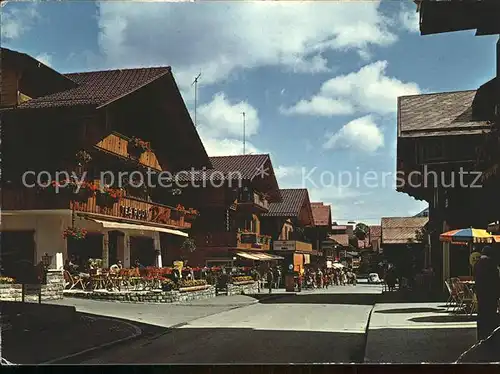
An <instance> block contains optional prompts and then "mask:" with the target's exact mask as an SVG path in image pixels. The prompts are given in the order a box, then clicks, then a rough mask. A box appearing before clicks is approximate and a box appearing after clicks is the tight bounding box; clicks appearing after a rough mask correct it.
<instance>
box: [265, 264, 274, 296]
mask: <svg viewBox="0 0 500 374" xmlns="http://www.w3.org/2000/svg"><path fill="white" fill-rule="evenodd" d="M273 277H274V274H273V269H271V268H269V270H268V271H267V286H268V287H269V293H272V292H273V281H274V279H273Z"/></svg>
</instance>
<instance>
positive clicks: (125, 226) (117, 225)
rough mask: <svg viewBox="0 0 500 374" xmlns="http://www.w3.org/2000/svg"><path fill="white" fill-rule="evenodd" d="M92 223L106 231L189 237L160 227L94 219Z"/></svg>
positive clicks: (182, 232) (177, 231) (183, 233)
mask: <svg viewBox="0 0 500 374" xmlns="http://www.w3.org/2000/svg"><path fill="white" fill-rule="evenodd" d="M92 221H94V222H96V223H99V224H100V225H102V227H103V228H105V229H115V230H120V229H122V230H135V231H156V232H165V233H167V234H172V235H178V236H184V237H185V238H187V237H189V235H188V233H187V232H184V231H180V230H174V229H167V228H166V227H158V226H146V225H133V224H131V223H122V222H113V221H101V220H98V219H92Z"/></svg>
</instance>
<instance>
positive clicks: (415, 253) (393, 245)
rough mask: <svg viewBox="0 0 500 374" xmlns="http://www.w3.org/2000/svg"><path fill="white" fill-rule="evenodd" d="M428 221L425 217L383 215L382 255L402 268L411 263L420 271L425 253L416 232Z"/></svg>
mask: <svg viewBox="0 0 500 374" xmlns="http://www.w3.org/2000/svg"><path fill="white" fill-rule="evenodd" d="M428 222H429V218H427V217H385V218H382V222H381V226H380V227H381V246H382V248H383V251H384V257H385V258H386V259H387V260H388V261H389V262H391V263H393V264H394V265H396V267H397V268H399V269H401V270H404V269H405V268H407V267H408V266H410V265H411V264H412V263H415V265H416V266H417V269H416V270H417V271H420V270H421V269H423V268H424V266H425V260H426V255H427V254H426V253H425V245H424V243H423V242H420V241H418V235H417V232H418V231H419V230H422V229H424V227H425V226H426V225H427V223H428Z"/></svg>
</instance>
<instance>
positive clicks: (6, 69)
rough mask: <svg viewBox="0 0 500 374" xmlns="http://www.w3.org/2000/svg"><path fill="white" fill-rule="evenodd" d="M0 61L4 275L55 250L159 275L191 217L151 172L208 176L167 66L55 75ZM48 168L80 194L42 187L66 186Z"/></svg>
mask: <svg viewBox="0 0 500 374" xmlns="http://www.w3.org/2000/svg"><path fill="white" fill-rule="evenodd" d="M1 53H2V54H1V59H2V65H1V69H2V70H1V73H2V87H1V116H2V169H3V170H2V222H1V225H2V226H1V230H2V263H3V267H4V270H5V271H8V270H9V269H11V270H12V269H13V267H14V264H16V263H19V262H20V261H27V262H29V263H38V262H39V261H40V260H41V257H42V256H43V255H44V254H45V253H47V254H48V255H49V256H53V259H52V261H53V266H54V265H55V258H56V257H57V256H55V255H56V253H62V255H63V258H64V259H68V258H69V257H70V256H72V255H74V256H77V257H79V258H80V260H81V261H82V262H85V260H87V259H88V258H98V259H102V261H103V266H104V267H107V266H108V265H111V264H112V263H114V262H115V261H116V260H117V259H119V260H122V262H123V264H124V266H129V265H130V264H131V263H133V262H134V261H135V260H136V259H138V260H139V261H140V262H141V263H142V264H143V265H155V264H156V265H159V266H161V265H162V255H163V256H165V253H166V250H167V247H168V242H169V240H170V238H171V237H172V236H181V237H187V236H188V234H187V233H186V230H189V229H190V228H191V225H192V218H188V217H187V216H186V217H185V211H184V210H183V209H176V208H175V206H177V204H181V203H182V200H181V198H182V196H173V194H172V191H171V189H169V188H161V187H160V185H159V184H158V180H157V177H158V176H159V173H161V172H164V173H167V172H168V173H174V172H176V171H178V170H184V169H186V168H189V167H196V168H203V167H208V168H209V167H211V164H210V160H209V158H208V155H207V153H206V151H205V149H204V147H203V144H202V143H201V140H200V138H199V136H198V134H197V132H196V129H195V127H194V125H193V122H192V121H191V118H190V115H189V113H188V110H187V108H186V106H185V104H184V102H183V99H182V97H181V95H180V93H179V89H178V87H177V84H176V82H175V80H174V77H173V75H172V71H171V69H170V67H155V68H138V69H126V70H109V71H95V72H85V73H72V74H61V73H58V72H56V71H54V70H53V69H51V68H49V67H48V66H45V65H44V64H43V63H41V62H39V61H37V60H36V59H34V58H32V57H30V56H28V55H26V54H24V53H19V52H16V51H12V50H9V49H5V48H2V50H1ZM27 171H28V172H29V173H28V174H26V172H27ZM58 171H60V172H69V173H75V174H74V175H75V176H78V180H79V181H81V180H85V183H81V184H80V185H79V186H80V192H79V193H78V194H75V193H73V192H71V191H72V189H70V187H64V188H63V187H61V189H60V190H59V191H58V192H59V193H57V191H56V190H54V188H53V187H54V186H50V185H49V186H48V187H46V188H42V187H41V183H43V184H44V185H46V183H47V182H50V181H51V180H52V181H59V182H62V183H63V184H65V181H62V180H61V178H62V177H59V178H57V174H56V173H57V172H58ZM120 173H121V175H120ZM148 174H150V175H151V176H152V177H151V181H152V183H151V184H150V183H148V180H147V179H148ZM37 175H40V176H41V177H42V178H41V179H39V181H38V183H37V180H36V176H37ZM103 175H105V177H103ZM141 175H142V176H143V178H144V182H145V184H144V185H142V186H140V182H141V178H142V177H141ZM23 177H26V178H25V179H24V180H23ZM63 179H64V178H63ZM103 184H104V185H103ZM96 188H99V191H96V190H95V189H96ZM101 189H102V191H101ZM190 217H191V216H190ZM66 229H70V230H69V231H66ZM83 230H87V231H88V233H87V234H86V235H84V231H83ZM65 231H66V234H67V235H69V237H67V238H65V237H64V235H63V234H64V232H65ZM72 233H73V234H72ZM80 234H81V235H80ZM83 236H84V238H83ZM78 239H80V240H78ZM57 265H58V266H60V265H61V264H60V263H58V264H57Z"/></svg>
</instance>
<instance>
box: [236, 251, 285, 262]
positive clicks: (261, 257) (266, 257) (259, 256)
mask: <svg viewBox="0 0 500 374" xmlns="http://www.w3.org/2000/svg"><path fill="white" fill-rule="evenodd" d="M236 256H239V257H243V258H246V259H248V260H254V261H271V260H283V257H281V256H276V255H271V254H269V253H248V252H236Z"/></svg>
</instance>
